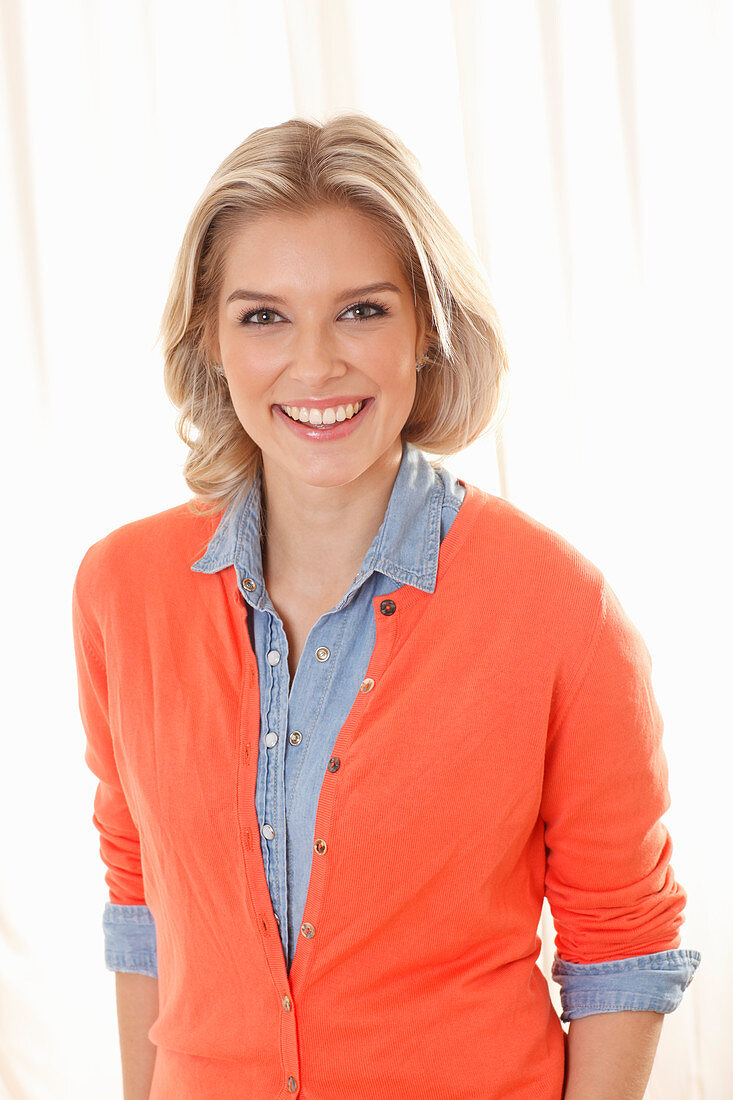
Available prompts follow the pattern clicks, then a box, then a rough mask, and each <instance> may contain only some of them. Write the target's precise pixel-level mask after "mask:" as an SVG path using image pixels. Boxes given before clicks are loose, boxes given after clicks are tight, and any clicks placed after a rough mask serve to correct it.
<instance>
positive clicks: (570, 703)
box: [72, 482, 686, 1100]
mask: <svg viewBox="0 0 733 1100" xmlns="http://www.w3.org/2000/svg"><path fill="white" fill-rule="evenodd" d="M464 484H466V483H465V482H464ZM466 490H467V492H466V498H465V500H464V502H463V505H462V507H461V509H460V510H459V512H458V514H457V516H456V519H455V520H454V522H453V526H452V527H451V529H450V531H449V532H448V534H447V536H446V537H445V539H444V541H443V543H442V545H441V548H440V559H439V567H438V577H437V583H436V587H435V591H434V592H433V593H428V592H423V591H421V590H419V589H416V588H412V587H410V585H403V586H401V587H398V588H397V589H395V591H394V592H393V593H392V599H393V600H394V601H395V603H396V605H397V610H396V612H395V613H394V614H392V615H389V616H385V615H383V614H380V610H379V603H380V599H379V598H375V600H374V616H375V622H376V644H375V647H374V651H373V654H372V657H371V661H370V664H369V668H368V672H367V678H366V679H365V680H364V681H363V683H362V687H361V690H360V691H359V693H358V695H357V697H356V699H355V700H354V704H353V707H352V709H351V712H350V714H349V716H348V718H347V720H346V722H345V723H344V725H343V727H342V728H341V730H340V732H339V735H338V738H337V741H336V744H335V748H334V752H333V756H332V758H331V760H330V762H329V766H328V769H327V770H326V772H325V774H324V776H323V785H322V788H321V794H320V799H319V803H318V812H317V816H316V824H315V836H314V845H313V866H312V872H311V878H310V882H309V888H308V896H307V902H306V907H305V913H304V928H305V927H307V925H310V928H311V929H312V931H311V932H310V933H309V934H307V935H303V936H301V937H300V939H299V943H298V947H297V951H296V954H295V958H294V961H293V965H292V968H291V971H290V974H289V975H288V973H287V969H286V964H285V959H284V956H283V951H282V945H281V941H280V937H279V935H278V930H277V925H276V924H275V920H274V915H273V909H272V904H271V900H270V894H269V890H268V886H267V881H266V878H265V873H264V867H263V864H262V854H261V848H260V842H259V835H258V821H257V815H256V810H255V782H256V774H257V752H258V744H259V694H258V692H259V689H258V677H257V665H256V660H255V656H254V653H253V651H252V647H251V644H250V640H249V635H248V631H247V619H246V610H245V606H244V605H243V602H242V600H241V597H240V595H239V593H238V591H237V587H236V580H235V576H234V569H233V567H229V568H227V569H224V570H222V571H221V572H217V573H213V574H206V573H199V572H194V571H192V570H191V568H190V567H191V565H192V564H193V562H195V561H196V560H197V559H198V558H199V557H200V556H201V554H202V553H203V551H204V549H205V547H206V545H207V543H208V541H209V539H210V538H211V536H212V534H213V531H214V529H215V527H216V524H217V523H218V521H219V519H220V518H221V513H218V514H217V515H216V516H214V517H204V516H201V515H198V514H196V515H194V514H192V513H191V512H189V510H188V509H187V507H186V506H185V505H179V506H177V507H175V508H171V509H168V510H167V511H164V512H160V513H158V514H156V515H153V516H149V517H147V518H144V519H141V520H138V521H135V522H133V523H128V524H126V525H125V526H123V527H120V528H118V529H117V530H114V531H112V532H111V533H110V534H108V535H107V536H106V537H105V538H103V539H101V540H100V541H99V542H96V543H95V544H94V545H93V546H91V547H90V548H89V550H88V551H87V552H86V554H85V556H84V558H83V560H82V562H81V564H80V566H79V570H78V573H77V576H76V581H75V584H74V592H73V601H72V602H73V623H74V643H75V651H76V657H77V664H78V674H79V702H80V710H81V715H82V720H83V724H84V728H85V731H86V736H87V747H86V756H85V759H86V762H87V764H88V766H89V767H90V768H91V770H92V771H93V773H94V774H95V776H97V777H98V779H99V785H98V788H97V792H96V796H95V801H94V817H93V820H94V824H95V826H96V827H97V829H98V830H99V834H100V852H101V855H102V858H103V860H104V862H105V864H106V866H107V872H106V875H105V880H106V882H107V884H108V886H109V899H110V901H111V902H113V903H116V904H127V905H141V904H146V905H148V906H149V908H150V910H151V912H152V914H153V917H154V920H155V928H156V936H157V950H158V967H159V997H160V1008H159V1014H158V1017H157V1019H156V1020H155V1022H154V1023H153V1025H152V1027H151V1028H150V1031H149V1038H150V1039H151V1041H152V1042H154V1043H156V1044H157V1045H158V1051H157V1056H156V1065H155V1073H154V1077H153V1084H152V1089H151V1093H150V1097H151V1100H209V1098H210V1100H214V1098H216V1100H223V1098H227V1100H228V1098H229V1097H232V1098H234V1097H237V1098H239V1097H242V1098H244V1097H246V1098H253V1100H275V1098H276V1097H281V1098H285V1097H291V1096H293V1095H296V1094H298V1095H300V1096H302V1097H303V1100H344V1097H347V1096H359V1097H364V1098H368V1100H396V1098H397V1097H402V1096H410V1095H415V1094H416V1093H418V1092H419V1094H420V1095H421V1096H423V1097H425V1098H428V1100H477V1098H481V1100H509V1098H512V1097H516V1098H517V1100H519V1098H521V1100H534V1098H537V1100H539V1098H548V1100H550V1098H551V1100H559V1098H560V1096H561V1094H562V1088H563V1077H564V1064H565V1033H564V1031H563V1029H562V1025H561V1023H560V1020H559V1018H558V1016H557V1014H556V1012H555V1011H554V1009H553V1007H552V1004H551V1001H550V996H549V990H548V987H547V982H546V981H545V978H544V977H543V975H542V973H541V971H540V969H539V967H538V966H537V964H536V960H537V957H538V954H539V950H540V940H539V937H538V935H537V929H538V924H539V920H540V913H541V908H542V901H543V897H544V896H545V895H546V896H547V898H548V901H549V903H550V906H551V909H552V913H553V917H554V921H555V926H556V930H557V936H556V940H555V946H556V949H557V951H558V952H559V953H560V954H561V955H562V957H563V958H564V959H566V960H568V961H572V962H579V963H590V962H598V961H604V960H609V959H620V958H626V957H630V956H636V955H642V954H649V953H652V952H658V951H666V950H670V949H673V948H677V947H679V945H680V936H679V932H678V929H679V927H680V925H681V924H682V922H683V920H684V917H683V915H682V911H683V908H684V905H685V901H686V893H685V890H684V889H683V887H682V886H681V885H680V884H679V883H677V882H676V881H675V878H674V874H673V870H672V867H671V866H670V862H669V861H670V856H671V852H672V842H671V839H670V836H669V833H668V831H667V829H666V827H665V826H664V825H663V824H662V822H661V821H660V817H661V815H662V814H663V813H664V812H665V811H666V810H667V808H668V807H669V804H670V800H669V794H668V789H667V765H666V761H665V757H664V753H663V749H662V727H663V723H662V718H661V715H660V713H659V709H658V707H657V703H656V701H655V698H654V694H653V691H652V685H651V661H650V657H649V653H648V650H647V648H646V646H645V644H644V641H643V639H642V637H641V635H640V634H639V632H638V630H637V629H636V627H635V626H634V625H633V624H632V622H631V621H630V620H629V618H628V617H627V615H626V614H625V612H624V611H623V609H622V607H621V605H620V603H619V600H618V598H617V597H616V595H615V593H614V592H613V590H612V589H611V588H610V586H609V584H608V582H607V581H606V580H605V578H604V577H603V575H602V573H601V572H600V570H599V569H598V568H597V567H596V566H595V565H593V564H592V563H591V562H590V561H589V560H588V559H587V558H585V557H584V556H583V555H582V554H581V553H580V552H579V551H578V550H577V549H575V548H574V547H573V546H572V545H571V544H570V543H569V542H567V541H566V540H565V539H563V538H562V537H561V536H560V535H559V534H557V533H556V532H554V531H552V530H551V529H549V528H547V527H545V526H543V525H542V524H541V523H539V522H538V521H537V520H535V519H533V518H532V517H530V516H528V515H527V514H526V513H524V512H522V511H521V510H520V509H518V508H517V507H516V506H514V505H512V504H511V503H510V502H508V501H505V500H504V499H503V498H501V497H497V496H493V495H491V494H489V493H486V492H484V491H483V490H480V489H478V488H477V487H475V486H473V485H471V484H466ZM476 791H479V792H481V797H480V798H476Z"/></svg>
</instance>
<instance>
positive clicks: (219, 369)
mask: <svg viewBox="0 0 733 1100" xmlns="http://www.w3.org/2000/svg"><path fill="white" fill-rule="evenodd" d="M216 369H217V370H218V372H219V374H221V375H223V374H224V368H223V367H217V368H216Z"/></svg>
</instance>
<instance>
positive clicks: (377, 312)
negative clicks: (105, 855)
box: [344, 301, 389, 321]
mask: <svg viewBox="0 0 733 1100" xmlns="http://www.w3.org/2000/svg"><path fill="white" fill-rule="evenodd" d="M355 309H361V310H364V309H371V310H373V311H374V312H373V313H369V314H367V315H366V316H365V315H364V314H362V315H361V316H360V317H354V318H353V320H355V321H368V320H369V319H370V318H371V317H384V316H385V315H386V314H387V313H389V310H388V309H387V307H386V306H380V305H379V303H378V302H370V301H364V302H357V303H356V304H355V305H353V306H349V308H348V309H346V310H344V313H351V312H352V311H353V310H355Z"/></svg>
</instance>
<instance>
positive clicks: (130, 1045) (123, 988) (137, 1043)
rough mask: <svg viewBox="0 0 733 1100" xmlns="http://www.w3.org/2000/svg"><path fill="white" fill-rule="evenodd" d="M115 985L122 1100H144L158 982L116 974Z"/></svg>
mask: <svg viewBox="0 0 733 1100" xmlns="http://www.w3.org/2000/svg"><path fill="white" fill-rule="evenodd" d="M115 983H116V987H117V1024H118V1029H119V1035H120V1054H121V1056H122V1088H123V1096H124V1100H147V1098H148V1096H149V1095H150V1085H151V1082H152V1080H153V1069H154V1068H155V1052H156V1046H155V1043H151V1042H150V1039H148V1031H149V1030H150V1028H151V1026H152V1025H153V1022H154V1021H155V1018H156V1017H157V1015H158V979H157V978H152V977H150V975H148V974H132V973H125V972H124V971H118V972H117V974H116V975H115Z"/></svg>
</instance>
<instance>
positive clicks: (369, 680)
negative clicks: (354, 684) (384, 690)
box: [359, 676, 374, 692]
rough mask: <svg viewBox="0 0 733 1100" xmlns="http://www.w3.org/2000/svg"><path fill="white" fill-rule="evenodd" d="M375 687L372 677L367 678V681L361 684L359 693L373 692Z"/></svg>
mask: <svg viewBox="0 0 733 1100" xmlns="http://www.w3.org/2000/svg"><path fill="white" fill-rule="evenodd" d="M373 687H374V680H372V678H371V676H367V678H366V680H362V682H361V683H360V684H359V691H363V692H367V691H371V690H372V688H373Z"/></svg>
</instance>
